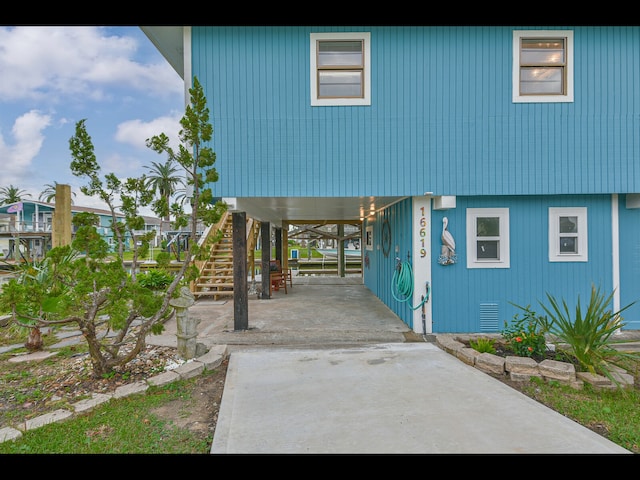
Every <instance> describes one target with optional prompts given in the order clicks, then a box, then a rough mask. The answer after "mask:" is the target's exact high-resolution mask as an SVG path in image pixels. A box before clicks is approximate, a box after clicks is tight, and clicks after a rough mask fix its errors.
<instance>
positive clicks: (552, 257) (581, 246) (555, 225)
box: [549, 207, 589, 262]
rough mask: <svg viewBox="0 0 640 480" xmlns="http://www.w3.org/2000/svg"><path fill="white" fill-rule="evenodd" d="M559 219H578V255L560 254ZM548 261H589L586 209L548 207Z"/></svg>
mask: <svg viewBox="0 0 640 480" xmlns="http://www.w3.org/2000/svg"><path fill="white" fill-rule="evenodd" d="M560 217H577V218H578V253H560V244H559V240H560V231H559V230H560V226H559V219H560ZM549 261H550V262H588V261H589V242H588V231H587V207H549Z"/></svg>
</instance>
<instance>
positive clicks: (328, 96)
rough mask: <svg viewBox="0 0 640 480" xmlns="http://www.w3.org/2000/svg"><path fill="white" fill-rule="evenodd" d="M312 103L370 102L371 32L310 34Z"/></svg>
mask: <svg viewBox="0 0 640 480" xmlns="http://www.w3.org/2000/svg"><path fill="white" fill-rule="evenodd" d="M310 55H311V57H310V58H311V73H310V75H311V105H312V106H323V105H324V106H332V105H371V81H370V79H371V67H370V61H371V49H370V34H369V33H354V32H349V33H345V32H342V33H339V32H334V33H312V34H311V52H310Z"/></svg>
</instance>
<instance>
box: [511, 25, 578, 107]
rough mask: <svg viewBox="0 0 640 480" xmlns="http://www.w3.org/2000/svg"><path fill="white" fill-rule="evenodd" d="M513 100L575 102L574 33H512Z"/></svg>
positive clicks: (535, 31) (523, 31) (558, 31)
mask: <svg viewBox="0 0 640 480" xmlns="http://www.w3.org/2000/svg"><path fill="white" fill-rule="evenodd" d="M513 101H514V102H519V103H524V102H573V32H572V31H570V30H557V31H556V30H517V31H514V32H513Z"/></svg>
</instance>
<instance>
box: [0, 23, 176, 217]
mask: <svg viewBox="0 0 640 480" xmlns="http://www.w3.org/2000/svg"><path fill="white" fill-rule="evenodd" d="M0 72H1V74H0V188H2V187H9V186H11V185H13V186H14V187H17V188H18V189H20V190H24V191H25V192H27V193H29V194H31V196H30V197H26V199H28V200H38V197H39V196H40V193H41V192H42V191H43V190H44V189H45V188H46V186H47V185H55V182H57V183H62V184H68V185H70V186H71V191H72V192H73V193H75V196H72V200H73V204H74V205H78V206H85V207H95V208H106V206H105V205H104V204H103V203H101V202H100V201H99V200H98V199H97V198H93V197H87V196H85V195H84V194H82V192H80V188H79V187H80V186H81V185H85V184H86V183H87V180H86V178H84V177H76V176H74V175H73V174H72V173H71V168H70V164H71V161H72V160H73V159H72V157H71V151H70V149H69V140H70V139H71V138H72V137H73V136H74V134H75V128H76V123H77V122H78V121H80V120H83V119H85V128H86V131H87V133H88V134H89V135H90V136H91V139H92V143H93V145H94V149H95V150H94V152H95V155H96V160H97V161H98V164H99V165H100V173H101V177H102V179H103V180H104V176H105V175H106V174H108V173H113V174H115V175H116V176H117V177H119V178H122V179H125V178H127V177H138V176H141V175H142V174H145V173H147V174H148V173H149V170H148V169H147V168H145V167H149V166H151V165H152V162H156V163H160V164H162V163H164V162H165V161H166V160H167V157H166V155H164V154H163V155H161V154H158V153H156V152H154V151H153V150H151V149H149V148H148V147H147V146H146V144H145V141H146V139H147V138H150V137H152V136H153V135H158V134H160V133H166V134H167V136H168V137H169V138H170V139H171V144H172V146H174V147H175V146H176V144H177V138H178V137H177V134H178V131H179V128H180V125H179V120H180V118H181V117H182V116H183V115H184V108H185V104H184V92H183V81H182V78H180V76H179V75H178V73H176V71H175V70H173V68H172V67H171V66H170V65H169V63H168V62H167V61H166V60H165V59H164V57H162V55H161V54H160V52H159V51H158V50H157V49H156V48H155V46H154V45H153V44H152V43H151V41H150V40H149V39H148V38H147V36H146V35H145V34H144V33H143V32H142V30H140V28H139V27H137V26H122V27H117V26H109V27H100V26H56V27H53V26H52V27H48V26H43V27H40V26H18V27H11V26H0ZM141 213H143V214H144V215H153V213H151V211H150V210H145V211H142V212H141Z"/></svg>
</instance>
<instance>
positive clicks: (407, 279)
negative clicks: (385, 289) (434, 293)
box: [391, 258, 429, 310]
mask: <svg viewBox="0 0 640 480" xmlns="http://www.w3.org/2000/svg"><path fill="white" fill-rule="evenodd" d="M396 260H397V261H398V265H397V266H396V268H395V270H394V272H393V278H392V279H391V295H393V298H395V299H396V300H397V301H398V302H409V301H411V298H412V297H413V268H411V263H409V261H408V260H405V261H404V262H400V259H399V258H396ZM428 300H429V292H428V291H427V294H426V295H425V296H424V298H423V299H422V301H421V302H420V303H419V304H418V305H416V306H415V307H413V306H411V305H409V307H410V308H411V310H417V309H419V308H421V307H422V305H424V304H425V302H427V301H428Z"/></svg>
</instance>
